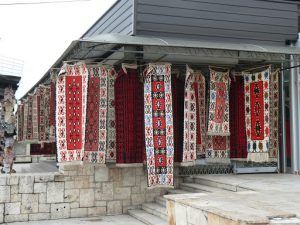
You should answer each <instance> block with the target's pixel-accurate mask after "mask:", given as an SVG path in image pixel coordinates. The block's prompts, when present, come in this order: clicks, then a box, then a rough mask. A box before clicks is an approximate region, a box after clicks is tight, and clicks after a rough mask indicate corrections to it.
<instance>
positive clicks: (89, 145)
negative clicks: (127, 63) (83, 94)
mask: <svg viewBox="0 0 300 225" xmlns="http://www.w3.org/2000/svg"><path fill="white" fill-rule="evenodd" d="M88 70H89V82H88V96H87V115H86V116H87V117H86V129H85V146H84V157H83V160H84V161H87V162H93V163H105V153H106V134H107V133H106V116H107V69H106V67H105V66H103V65H99V66H98V67H89V68H88Z"/></svg>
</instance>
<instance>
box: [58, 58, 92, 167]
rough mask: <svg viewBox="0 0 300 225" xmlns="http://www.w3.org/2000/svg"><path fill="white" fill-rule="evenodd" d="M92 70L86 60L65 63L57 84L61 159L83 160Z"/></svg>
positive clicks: (59, 153)
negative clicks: (89, 78) (83, 61)
mask: <svg viewBox="0 0 300 225" xmlns="http://www.w3.org/2000/svg"><path fill="white" fill-rule="evenodd" d="M87 85H88V70H87V68H86V65H85V64H84V63H82V62H79V63H76V64H74V65H68V64H64V65H63V67H62V69H61V71H60V75H59V76H58V77H57V83H56V141H57V152H58V154H57V157H58V161H59V162H62V161H76V160H77V161H78V160H81V159H82V156H83V149H84V140H85V122H86V103H87Z"/></svg>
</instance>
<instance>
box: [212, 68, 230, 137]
mask: <svg viewBox="0 0 300 225" xmlns="http://www.w3.org/2000/svg"><path fill="white" fill-rule="evenodd" d="M229 86H230V77H229V71H227V72H218V71H215V70H212V69H210V96H209V115H208V128H207V135H217V136H230V130H229Z"/></svg>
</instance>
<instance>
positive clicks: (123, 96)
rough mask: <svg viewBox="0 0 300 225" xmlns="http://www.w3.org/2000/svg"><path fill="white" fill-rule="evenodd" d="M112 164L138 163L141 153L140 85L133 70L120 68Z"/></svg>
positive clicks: (142, 140) (140, 161)
mask: <svg viewBox="0 0 300 225" xmlns="http://www.w3.org/2000/svg"><path fill="white" fill-rule="evenodd" d="M115 108H116V154H117V159H116V162H117V163H118V164H123V163H142V160H143V151H144V150H145V139H144V114H143V110H144V98H143V84H142V82H141V81H140V80H139V77H138V74H137V70H136V69H129V68H127V69H126V71H124V69H121V70H120V72H119V73H118V76H117V78H116V82H115Z"/></svg>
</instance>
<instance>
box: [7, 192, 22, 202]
mask: <svg viewBox="0 0 300 225" xmlns="http://www.w3.org/2000/svg"><path fill="white" fill-rule="evenodd" d="M21 201H22V195H21V194H13V195H11V196H10V202H21Z"/></svg>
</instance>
